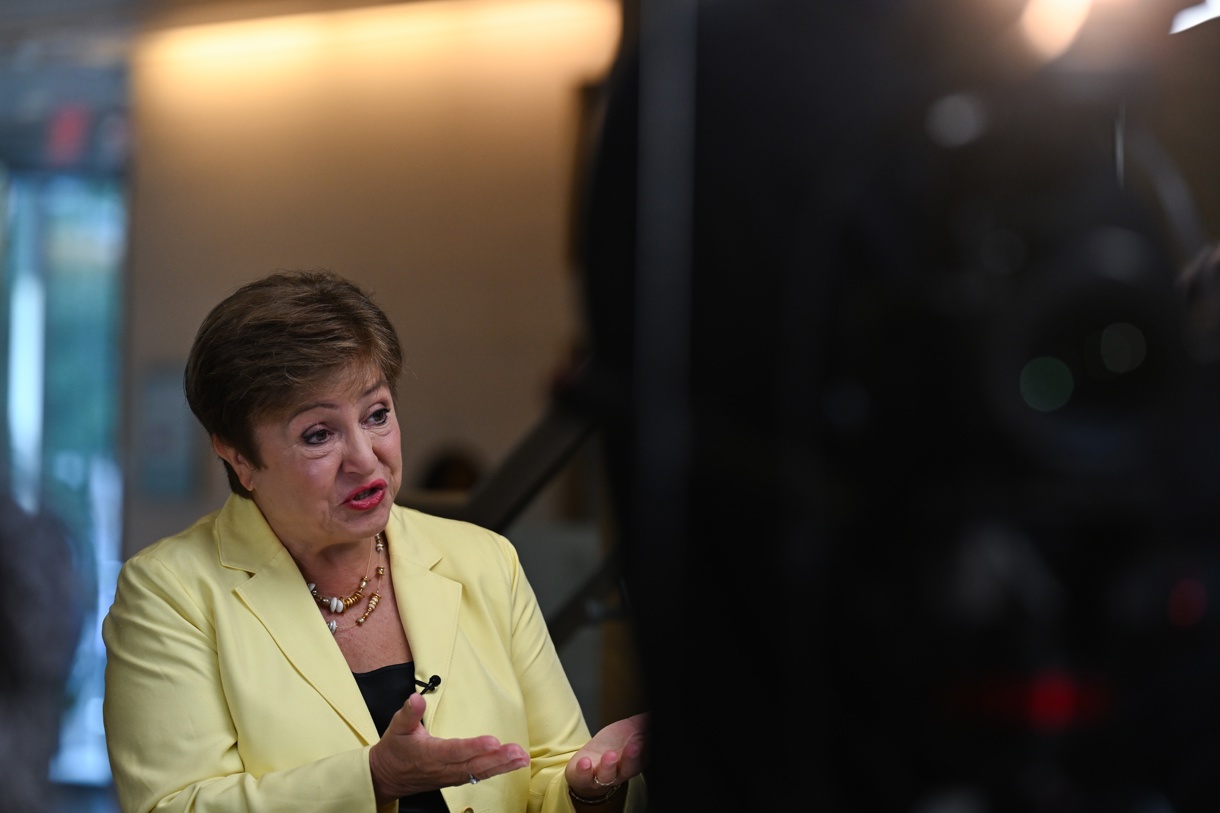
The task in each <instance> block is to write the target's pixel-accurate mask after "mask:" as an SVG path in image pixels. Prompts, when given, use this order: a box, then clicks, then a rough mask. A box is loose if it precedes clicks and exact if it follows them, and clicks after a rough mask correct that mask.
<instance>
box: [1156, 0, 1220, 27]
mask: <svg viewBox="0 0 1220 813" xmlns="http://www.w3.org/2000/svg"><path fill="white" fill-rule="evenodd" d="M1213 17H1220V0H1207V2H1204V3H1200V4H1199V5H1197V6H1191V7H1190V8H1184V9H1182V10H1181V11H1179V12H1178V14H1177V16H1176V17H1174V18H1173V25H1172V26H1171V27H1170V29H1169V31H1170V33H1172V34H1176V33H1177V32H1179V31H1185V30H1186V29H1187V28H1193V27H1194V26H1196V25H1198V24H1199V23H1205V22H1207V21H1208V20H1210V19H1212V18H1213Z"/></svg>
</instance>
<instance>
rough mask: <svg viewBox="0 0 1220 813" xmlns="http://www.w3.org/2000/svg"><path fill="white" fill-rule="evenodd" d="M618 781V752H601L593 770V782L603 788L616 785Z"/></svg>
mask: <svg viewBox="0 0 1220 813" xmlns="http://www.w3.org/2000/svg"><path fill="white" fill-rule="evenodd" d="M618 782H619V778H618V754H617V753H615V752H614V751H606V752H605V753H604V754H602V758H601V762H600V763H598V765H597V768H596V769H594V771H593V784H595V785H597V786H598V787H602V788H605V787H610V786H611V785H617V784H618Z"/></svg>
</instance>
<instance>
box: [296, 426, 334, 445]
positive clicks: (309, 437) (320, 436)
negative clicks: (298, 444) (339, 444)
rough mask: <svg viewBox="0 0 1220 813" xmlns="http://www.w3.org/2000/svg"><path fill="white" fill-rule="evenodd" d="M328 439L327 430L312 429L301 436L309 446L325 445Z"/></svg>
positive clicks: (328, 433) (328, 432) (328, 431)
mask: <svg viewBox="0 0 1220 813" xmlns="http://www.w3.org/2000/svg"><path fill="white" fill-rule="evenodd" d="M329 438H330V430H329V429H312V430H310V431H308V432H306V433H305V434H304V435H302V439H303V440H304V441H305V442H306V443H308V444H309V445H311V446H317V445H318V444H319V443H325V442H326V441H327V440H328V439H329Z"/></svg>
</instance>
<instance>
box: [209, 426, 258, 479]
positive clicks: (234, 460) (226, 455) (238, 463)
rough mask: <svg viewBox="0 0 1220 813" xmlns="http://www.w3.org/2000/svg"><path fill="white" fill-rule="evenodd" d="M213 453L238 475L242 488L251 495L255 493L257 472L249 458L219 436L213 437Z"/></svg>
mask: <svg viewBox="0 0 1220 813" xmlns="http://www.w3.org/2000/svg"><path fill="white" fill-rule="evenodd" d="M212 451H214V452H216V455H217V456H218V457H219V458H220V459H221V460H224V461H225V462H226V463H228V464H229V468H231V469H233V472H234V473H235V474H236V475H237V479H238V481H239V482H240V483H241V484H242V487H243V488H245V489H246V491H249V492H251V493H253V492H254V472H255V471H256V470H257V468H258V467H257V466H255V465H254V464H253V463H252V462H250V460H249V458H247V457H246V456H245V455H243V454H242V453H241V452H239V451H237V449H236V448H235V447H233V446H232V445H230V444H228V443H226V442H225V441H223V440H221V439H220V437H219V436H218V435H212Z"/></svg>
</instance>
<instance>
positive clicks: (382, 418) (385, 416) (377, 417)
mask: <svg viewBox="0 0 1220 813" xmlns="http://www.w3.org/2000/svg"><path fill="white" fill-rule="evenodd" d="M389 419H390V408H389V407H381V408H380V409H377V410H374V411H373V413H372V414H371V415H369V423H371V424H373V425H374V426H381V425H382V424H383V423H385V422H386V421H388V420H389Z"/></svg>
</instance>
